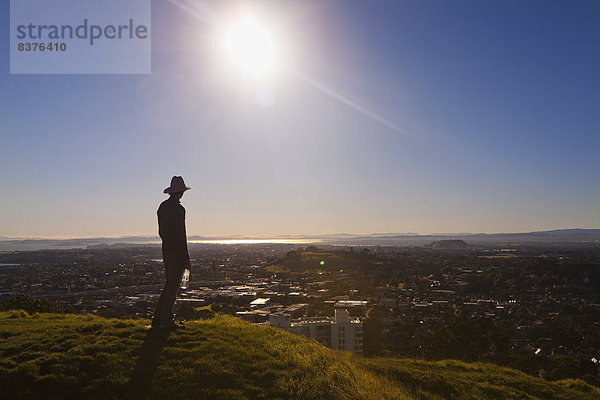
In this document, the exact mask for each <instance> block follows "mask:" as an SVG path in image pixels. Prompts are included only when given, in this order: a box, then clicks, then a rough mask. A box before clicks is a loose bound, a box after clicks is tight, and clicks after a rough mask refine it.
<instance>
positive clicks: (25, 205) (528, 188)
mask: <svg viewBox="0 0 600 400" xmlns="http://www.w3.org/2000/svg"><path fill="white" fill-rule="evenodd" d="M181 1H183V0H181ZM8 3H9V2H8V1H3V2H2V3H1V5H0V13H1V15H2V21H1V22H2V30H1V32H2V40H1V42H0V57H1V61H2V62H1V71H0V132H1V138H2V140H1V145H0V184H1V186H2V190H1V203H0V235H2V236H29V237H34V236H48V237H63V236H97V235H109V236H116V235H127V234H143V235H151V234H155V233H156V215H155V212H156V209H157V207H158V204H159V203H160V202H161V201H162V200H164V198H165V195H163V194H162V191H163V189H164V188H165V187H167V186H168V184H169V181H170V178H171V176H172V175H182V176H183V177H184V178H185V180H186V183H187V184H188V185H190V186H193V187H194V189H193V190H192V191H190V192H188V193H186V195H185V196H184V197H183V199H182V203H183V204H184V206H185V207H186V208H187V215H188V217H187V218H188V220H187V221H188V234H199V235H226V234H243V235H265V236H269V235H275V234H308V233H314V234H318V233H335V232H354V233H369V232H408V231H410V232H418V233H432V232H519V231H532V230H543V229H555V228H574V227H582V228H598V227H600V111H599V109H600V72H599V71H600V2H598V1H505V0H504V1H496V2H494V1H445V0H443V1H422V0H419V1H363V0H361V1H358V0H357V1H352V0H344V1H327V2H310V1H294V2H291V1H290V2H265V3H260V2H253V3H252V5H253V7H255V8H256V9H257V10H258V12H259V13H261V15H262V16H263V17H264V18H266V21H267V22H268V23H269V24H270V25H273V26H276V32H277V35H278V36H281V37H282V38H284V39H285V43H286V53H287V54H288V55H287V61H288V64H289V65H290V69H283V68H282V70H281V71H278V74H277V78H276V79H273V80H272V81H270V82H268V83H267V84H261V85H258V84H257V83H256V82H248V81H243V80H242V79H241V78H240V77H236V76H232V75H231V74H226V73H223V68H222V66H221V65H219V62H218V56H215V52H216V50H215V46H214V43H212V42H214V36H215V32H214V28H213V27H212V26H211V25H210V24H207V23H204V22H200V21H198V20H197V19H195V18H192V17H191V16H190V15H188V14H186V13H185V12H184V11H182V10H181V9H180V8H178V7H177V6H175V5H174V4H172V3H170V2H167V1H153V4H152V7H153V9H152V49H153V50H152V51H153V53H152V74H150V75H10V74H9V56H8V54H9V47H8V46H9V27H8V22H9V4H8ZM189 3H191V4H195V3H202V4H204V5H205V6H206V7H208V8H210V9H211V10H212V11H213V12H214V13H215V15H217V16H220V15H225V13H226V10H227V8H228V7H229V6H230V3H229V2H226V1H214V2H210V1H208V2H193V1H192V2H189ZM238 3H243V2H238ZM263 20H264V19H263ZM293 71H299V74H300V75H298V73H296V72H293ZM303 77H304V78H303ZM265 85H266V87H267V88H268V90H269V91H270V92H271V93H272V94H273V97H274V103H273V104H272V106H270V107H264V106H261V105H260V104H259V102H257V100H256V93H257V91H259V90H261V88H263V87H264V86H265ZM349 102H351V103H349ZM357 108H361V109H362V110H363V112H361V111H359V110H358V109H357ZM374 115H375V116H374ZM383 120H385V121H387V122H389V124H386V123H385V121H383ZM382 121H383V122H382ZM390 125H393V126H396V127H398V128H399V129H394V128H392V127H390ZM404 132H408V134H405V133H404Z"/></svg>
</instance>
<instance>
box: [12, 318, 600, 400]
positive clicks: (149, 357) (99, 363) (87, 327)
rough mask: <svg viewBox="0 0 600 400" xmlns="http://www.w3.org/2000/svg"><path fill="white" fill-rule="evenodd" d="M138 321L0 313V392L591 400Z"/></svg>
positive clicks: (481, 373)
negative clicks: (161, 330) (160, 328)
mask: <svg viewBox="0 0 600 400" xmlns="http://www.w3.org/2000/svg"><path fill="white" fill-rule="evenodd" d="M147 323H148V321H143V320H116V319H103V318H99V317H94V316H76V315H66V314H34V315H29V314H27V313H25V312H23V311H9V312H2V313H0V388H2V389H1V391H0V398H6V399H32V398H36V399H41V398H43V399H59V398H60V399H81V398H86V399H103V400H106V399H111V398H151V399H170V400H175V399H194V398H197V399H441V398H451V399H482V398H489V399H504V398H509V399H522V398H530V399H597V398H599V397H600V391H599V390H598V389H596V388H593V387H591V386H588V385H586V384H585V383H583V382H581V381H561V382H554V383H550V382H545V381H543V380H540V379H536V378H533V377H530V376H527V375H525V374H523V373H521V372H518V371H514V370H510V369H505V368H499V367H496V366H494V365H490V364H466V363H462V362H457V361H443V362H424V361H414V360H400V359H387V358H377V359H362V358H356V357H352V356H350V355H348V354H345V353H340V352H334V351H331V350H329V349H326V348H323V347H321V346H319V345H317V344H316V343H313V342H311V341H309V340H306V339H304V338H300V337H297V336H294V335H291V334H288V333H286V332H283V331H281V330H278V329H274V328H270V327H259V326H253V325H251V324H248V323H246V322H243V321H240V320H237V319H235V318H232V317H227V316H217V317H215V318H213V319H209V320H204V321H195V322H189V323H188V324H187V328H186V329H185V330H181V331H177V332H173V333H170V334H158V333H155V332H154V333H153V332H152V331H148V330H146V329H145V328H144V324H147Z"/></svg>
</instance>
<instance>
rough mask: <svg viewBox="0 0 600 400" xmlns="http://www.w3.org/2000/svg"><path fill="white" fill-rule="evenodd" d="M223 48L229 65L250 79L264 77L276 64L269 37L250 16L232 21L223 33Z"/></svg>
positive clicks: (272, 71)
mask: <svg viewBox="0 0 600 400" xmlns="http://www.w3.org/2000/svg"><path fill="white" fill-rule="evenodd" d="M223 47H224V51H225V54H226V55H227V58H228V60H229V62H230V63H231V64H232V66H233V67H234V68H235V69H236V70H238V71H239V72H241V73H243V74H245V75H248V76H250V77H252V78H261V79H262V78H267V77H270V76H272V75H273V73H275V72H276V68H277V66H278V65H277V64H278V61H279V54H278V51H277V50H278V49H277V46H276V43H275V40H274V37H273V35H272V34H271V33H270V32H269V31H268V30H267V29H266V27H264V26H262V25H261V24H260V23H259V22H258V21H257V20H256V19H255V18H253V17H252V16H244V17H241V18H239V19H238V20H236V21H235V22H234V23H232V24H231V25H230V26H228V27H227V28H226V29H225V30H224V34H223Z"/></svg>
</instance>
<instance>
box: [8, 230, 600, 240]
mask: <svg viewBox="0 0 600 400" xmlns="http://www.w3.org/2000/svg"><path fill="white" fill-rule="evenodd" d="M573 230H600V227H597V228H553V229H544V230H533V231H512V232H506V231H504V232H502V231H499V232H433V233H418V232H371V233H350V232H338V233H318V234H312V233H306V234H289V235H285V234H273V235H243V234H223V235H208V234H191V235H188V239H189V238H191V237H203V238H205V240H213V239H216V240H227V239H235V238H237V239H286V238H289V239H295V238H319V237H324V236H341V235H346V236H354V237H370V236H379V237H385V236H406V237H415V236H453V235H455V236H467V235H505V234H509V235H510V234H513V235H514V234H526V233H543V232H555V231H573ZM132 237H141V238H147V239H153V238H159V236H158V235H157V234H155V235H148V234H125V235H114V236H111V235H97V236H93V235H85V236H73V235H69V236H4V235H0V241H12V240H92V239H127V238H132Z"/></svg>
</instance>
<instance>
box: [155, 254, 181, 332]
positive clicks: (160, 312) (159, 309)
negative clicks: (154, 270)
mask: <svg viewBox="0 0 600 400" xmlns="http://www.w3.org/2000/svg"><path fill="white" fill-rule="evenodd" d="M182 275H183V269H182V268H181V267H180V266H179V265H177V264H176V263H165V276H166V282H165V286H164V287H163V290H162V292H161V294H160V297H159V299H158V304H157V305H156V311H154V317H153V318H152V326H153V327H160V326H162V327H165V326H169V325H171V324H172V323H173V305H174V304H175V299H176V298H177V289H179V286H180V285H181V276H182Z"/></svg>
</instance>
